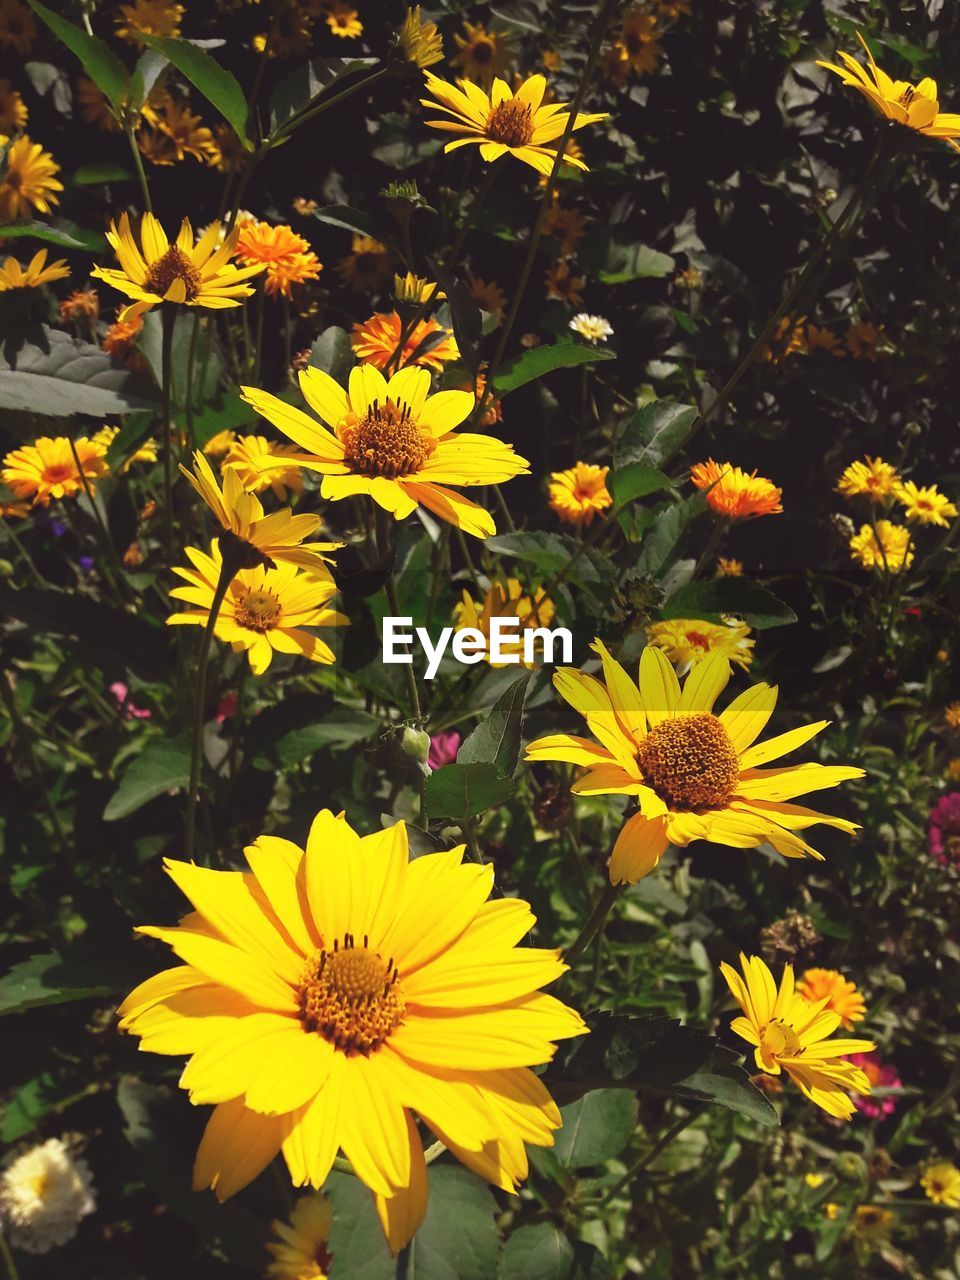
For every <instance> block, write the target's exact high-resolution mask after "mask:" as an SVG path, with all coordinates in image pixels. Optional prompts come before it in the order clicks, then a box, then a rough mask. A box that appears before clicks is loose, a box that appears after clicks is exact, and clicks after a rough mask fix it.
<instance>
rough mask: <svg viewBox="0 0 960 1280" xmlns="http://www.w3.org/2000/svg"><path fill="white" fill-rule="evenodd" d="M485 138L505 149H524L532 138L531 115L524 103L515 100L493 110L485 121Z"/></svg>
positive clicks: (502, 103) (503, 103)
mask: <svg viewBox="0 0 960 1280" xmlns="http://www.w3.org/2000/svg"><path fill="white" fill-rule="evenodd" d="M487 137H488V138H489V139H490V141H491V142H502V143H503V145H504V146H505V147H524V146H526V144H527V143H528V142H529V141H530V139H531V138H532V137H533V115H532V113H531V111H530V108H529V107H528V106H527V104H526V103H525V102H518V101H517V100H516V98H514V99H513V100H512V101H509V102H501V103H500V104H499V106H496V107H494V108H493V110H492V111H491V112H490V117H489V119H488V120H487Z"/></svg>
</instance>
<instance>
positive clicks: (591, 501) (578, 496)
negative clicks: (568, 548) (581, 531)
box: [548, 462, 613, 528]
mask: <svg viewBox="0 0 960 1280" xmlns="http://www.w3.org/2000/svg"><path fill="white" fill-rule="evenodd" d="M609 470H610V468H609V467H597V466H594V464H593V463H592V462H577V463H574V465H573V466H572V467H568V468H567V470H566V471H553V472H551V473H550V483H549V490H548V492H549V495H550V508H551V510H552V511H555V512H556V514H557V515H558V516H559V517H560V519H561V520H564V521H566V522H567V523H568V524H574V525H579V526H582V527H583V528H586V527H587V526H589V525H590V524H592V523H593V518H594V516H596V515H599V514H600V513H601V512H603V511H606V509H607V508H608V507H610V506H612V505H613V499H612V498H611V497H610V494H609V492H608V491H607V483H606V482H607V473H608V472H609Z"/></svg>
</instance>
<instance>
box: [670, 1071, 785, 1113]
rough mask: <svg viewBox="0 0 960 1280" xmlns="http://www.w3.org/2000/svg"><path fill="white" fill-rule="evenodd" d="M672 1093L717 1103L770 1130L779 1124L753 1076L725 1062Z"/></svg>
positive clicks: (684, 1082)
mask: <svg viewBox="0 0 960 1280" xmlns="http://www.w3.org/2000/svg"><path fill="white" fill-rule="evenodd" d="M670 1092H671V1093H675V1094H677V1095H678V1096H679V1097H683V1098H695V1099H698V1100H699V1101H702V1102H714V1103H716V1104H717V1105H718V1106H721V1107H726V1108H727V1109H728V1110H729V1111H736V1112H739V1114H740V1115H742V1116H747V1117H748V1118H749V1119H750V1120H754V1121H756V1123H757V1124H762V1125H764V1126H765V1127H767V1128H773V1127H774V1126H776V1125H778V1124H779V1123H780V1117H779V1115H778V1114H777V1109H776V1107H775V1106H774V1105H773V1103H772V1102H771V1101H770V1099H769V1098H768V1097H767V1095H766V1094H765V1093H761V1092H760V1090H759V1089H758V1088H757V1086H756V1085H755V1084H751V1083H750V1076H749V1075H748V1074H747V1072H746V1071H745V1070H744V1069H743V1067H740V1066H738V1065H737V1064H736V1063H735V1062H729V1061H724V1060H723V1059H722V1058H719V1059H716V1060H714V1061H713V1062H711V1063H710V1064H709V1065H708V1066H706V1067H702V1068H701V1069H700V1070H699V1071H695V1072H693V1074H692V1075H689V1076H687V1077H686V1078H685V1079H683V1080H678V1081H677V1082H676V1083H675V1084H674V1085H673V1087H672V1089H671V1090H670Z"/></svg>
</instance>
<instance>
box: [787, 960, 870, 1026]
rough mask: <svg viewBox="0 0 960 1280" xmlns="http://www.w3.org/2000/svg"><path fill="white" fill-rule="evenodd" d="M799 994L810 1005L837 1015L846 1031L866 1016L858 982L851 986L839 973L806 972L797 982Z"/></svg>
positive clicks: (809, 970)
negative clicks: (819, 1005) (820, 1005)
mask: <svg viewBox="0 0 960 1280" xmlns="http://www.w3.org/2000/svg"><path fill="white" fill-rule="evenodd" d="M797 990H798V991H799V992H800V994H801V995H802V996H803V998H804V1000H809V1002H810V1003H811V1004H817V1003H819V1002H822V1003H823V1007H824V1008H825V1009H829V1010H830V1012H831V1013H835V1014H837V1016H838V1017H839V1018H840V1025H841V1027H843V1029H844V1031H849V1030H850V1028H851V1027H852V1026H853V1024H854V1023H855V1022H860V1021H861V1020H862V1019H863V1018H865V1017H866V1016H867V1006H866V1004H865V1003H864V1000H863V995H862V994H861V992H860V991H858V990H857V985H856V983H855V982H849V981H848V980H847V979H846V978H845V977H844V976H843V974H842V973H838V972H837V970H836V969H806V970H804V972H803V973H802V974H801V975H800V978H799V979H798V981H797Z"/></svg>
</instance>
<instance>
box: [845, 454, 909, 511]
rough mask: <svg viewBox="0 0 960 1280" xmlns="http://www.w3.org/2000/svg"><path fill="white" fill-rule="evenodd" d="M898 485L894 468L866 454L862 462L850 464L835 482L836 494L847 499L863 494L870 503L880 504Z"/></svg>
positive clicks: (898, 479)
mask: <svg viewBox="0 0 960 1280" xmlns="http://www.w3.org/2000/svg"><path fill="white" fill-rule="evenodd" d="M899 484H900V477H899V476H898V475H897V471H896V468H895V467H892V466H891V465H890V463H889V462H884V460H883V459H882V458H871V457H870V455H869V454H867V456H866V457H865V458H864V460H863V462H851V463H850V465H849V467H847V468H846V469H845V470H844V472H843V474H842V475H841V477H840V479H839V480H838V481H837V493H842V494H843V495H844V496H845V497H847V498H855V497H858V496H859V495H861V494H863V495H864V496H866V497H868V498H869V499H870V501H871V502H882V501H883V500H884V498H888V497H889V496H890V494H891V493H893V492H894V490H895V489H896V487H897V485H899Z"/></svg>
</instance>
